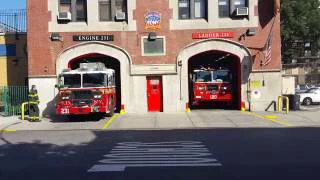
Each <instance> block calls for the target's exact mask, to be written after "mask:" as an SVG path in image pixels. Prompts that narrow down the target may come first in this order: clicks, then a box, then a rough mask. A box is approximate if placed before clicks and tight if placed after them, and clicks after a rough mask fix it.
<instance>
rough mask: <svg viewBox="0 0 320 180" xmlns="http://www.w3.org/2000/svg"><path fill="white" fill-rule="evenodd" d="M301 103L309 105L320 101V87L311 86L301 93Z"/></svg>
mask: <svg viewBox="0 0 320 180" xmlns="http://www.w3.org/2000/svg"><path fill="white" fill-rule="evenodd" d="M299 95H300V103H302V104H304V105H306V106H309V105H311V104H312V103H320V88H311V89H309V90H307V91H306V92H303V93H300V94H299Z"/></svg>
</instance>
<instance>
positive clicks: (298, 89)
mask: <svg viewBox="0 0 320 180" xmlns="http://www.w3.org/2000/svg"><path fill="white" fill-rule="evenodd" d="M310 88H311V85H309V84H298V85H297V87H296V93H297V94H300V93H303V92H306V91H307V90H309V89H310Z"/></svg>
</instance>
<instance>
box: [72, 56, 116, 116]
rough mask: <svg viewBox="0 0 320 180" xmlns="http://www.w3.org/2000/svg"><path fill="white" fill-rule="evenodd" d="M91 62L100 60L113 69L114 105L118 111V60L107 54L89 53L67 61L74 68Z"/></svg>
mask: <svg viewBox="0 0 320 180" xmlns="http://www.w3.org/2000/svg"><path fill="white" fill-rule="evenodd" d="M93 62H101V63H103V64H104V65H105V67H107V68H108V69H113V70H115V74H116V76H115V81H116V107H117V112H119V111H120V110H121V71H120V62H119V60H117V59H116V58H113V57H110V56H107V55H103V54H98V53H91V54H85V55H82V56H79V57H76V58H74V59H72V60H70V61H69V63H68V68H70V69H72V70H74V69H78V68H79V67H80V64H81V63H93Z"/></svg>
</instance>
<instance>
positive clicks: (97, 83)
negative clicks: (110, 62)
mask: <svg viewBox="0 0 320 180" xmlns="http://www.w3.org/2000/svg"><path fill="white" fill-rule="evenodd" d="M104 77H105V76H104V74H102V73H92V74H84V75H83V87H102V86H104V85H105V78H104Z"/></svg>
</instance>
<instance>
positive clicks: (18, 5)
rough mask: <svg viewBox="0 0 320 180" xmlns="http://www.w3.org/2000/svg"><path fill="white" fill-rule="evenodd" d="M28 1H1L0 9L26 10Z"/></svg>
mask: <svg viewBox="0 0 320 180" xmlns="http://www.w3.org/2000/svg"><path fill="white" fill-rule="evenodd" d="M25 8H26V0H0V9H25Z"/></svg>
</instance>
